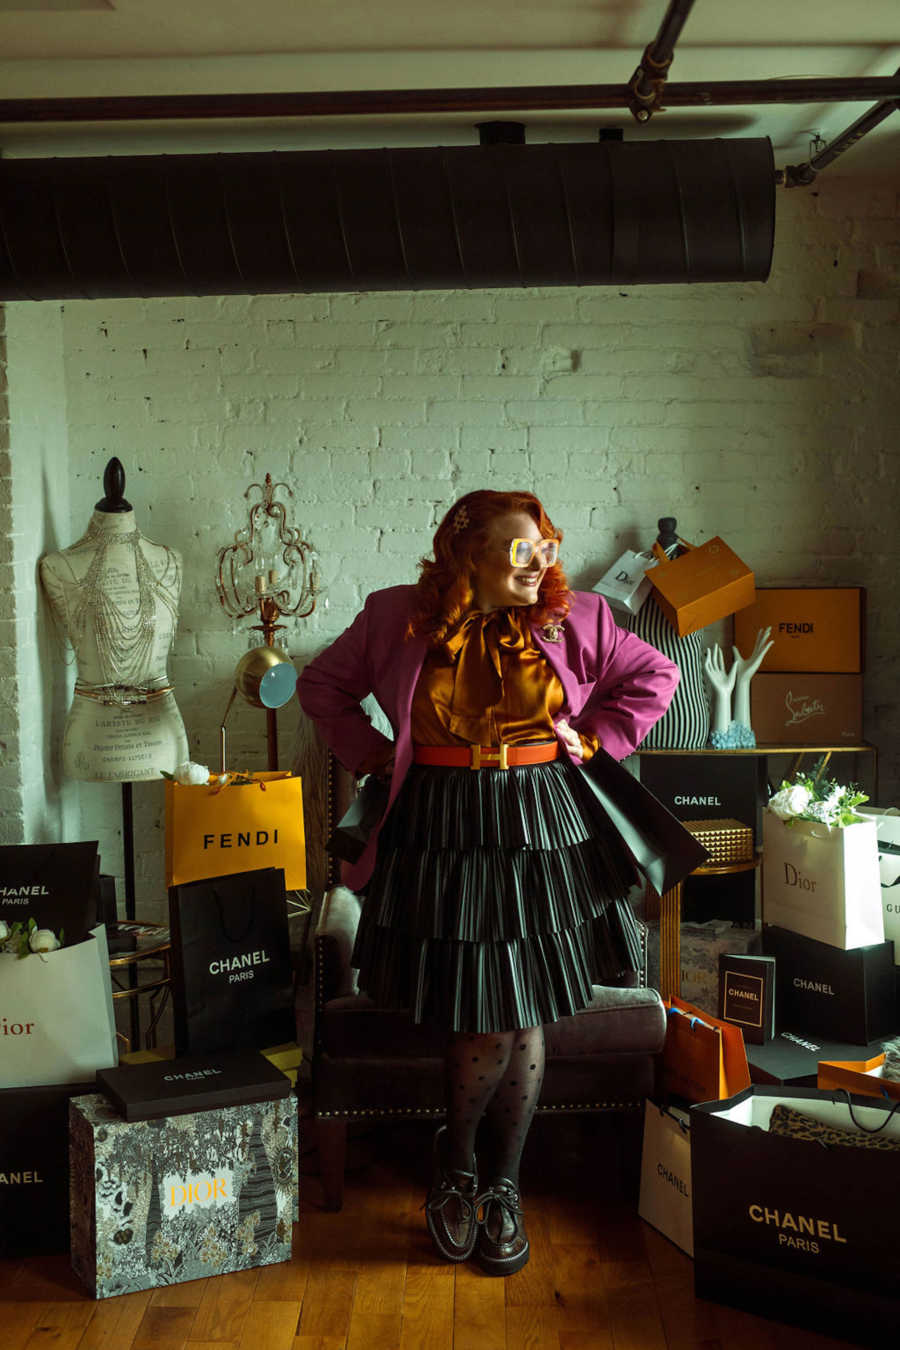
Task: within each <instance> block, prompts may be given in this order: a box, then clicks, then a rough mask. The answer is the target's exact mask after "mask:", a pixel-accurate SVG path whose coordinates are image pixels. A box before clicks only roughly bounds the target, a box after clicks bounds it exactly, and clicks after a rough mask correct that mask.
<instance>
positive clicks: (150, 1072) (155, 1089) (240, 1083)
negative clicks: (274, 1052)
mask: <svg viewBox="0 0 900 1350" xmlns="http://www.w3.org/2000/svg"><path fill="white" fill-rule="evenodd" d="M97 1088H98V1090H99V1091H101V1092H105V1093H106V1095H107V1097H109V1098H110V1099H111V1101H112V1102H113V1104H114V1106H115V1107H116V1108H117V1109H118V1110H119V1111H120V1112H121V1113H122V1115H123V1116H124V1117H125V1119H126V1120H159V1119H161V1118H162V1117H163V1116H183V1115H186V1114H187V1113H188V1112H190V1111H211V1110H213V1109H214V1108H215V1107H219V1106H241V1105H243V1104H244V1103H245V1102H264V1101H274V1100H276V1099H277V1098H279V1097H287V1096H288V1094H289V1093H290V1091H291V1083H290V1079H289V1078H288V1077H287V1075H286V1074H284V1073H282V1071H281V1069H277V1068H276V1067H275V1066H274V1065H273V1064H270V1063H269V1061H268V1060H267V1059H266V1057H265V1055H263V1054H260V1052H259V1051H258V1050H240V1051H236V1052H233V1053H232V1052H229V1053H227V1054H221V1053H215V1054H209V1055H181V1056H179V1057H178V1059H165V1060H158V1061H154V1062H152V1063H150V1064H126V1065H122V1066H120V1067H119V1068H118V1069H100V1070H99V1071H98V1073H97Z"/></svg>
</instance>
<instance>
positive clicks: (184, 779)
mask: <svg viewBox="0 0 900 1350" xmlns="http://www.w3.org/2000/svg"><path fill="white" fill-rule="evenodd" d="M160 773H161V774H162V776H163V778H168V780H169V782H170V783H180V785H181V786H182V787H210V788H212V790H213V792H219V791H220V790H221V789H222V788H223V787H228V786H229V784H230V785H231V786H232V787H247V786H249V785H250V784H252V783H255V784H256V786H257V787H258V788H261V789H262V791H263V792H265V790H266V785H265V783H264V782H263V781H262V780H261V779H258V778H254V777H253V775H252V773H247V772H244V771H243V770H235V769H232V770H231V771H230V772H229V773H210V771H209V769H208V768H207V766H206V765H205V764H195V763H194V762H193V760H190V759H186V760H185V761H184V763H183V764H179V765H178V768H177V769H176V770H175V772H174V773H166V771H165V769H160Z"/></svg>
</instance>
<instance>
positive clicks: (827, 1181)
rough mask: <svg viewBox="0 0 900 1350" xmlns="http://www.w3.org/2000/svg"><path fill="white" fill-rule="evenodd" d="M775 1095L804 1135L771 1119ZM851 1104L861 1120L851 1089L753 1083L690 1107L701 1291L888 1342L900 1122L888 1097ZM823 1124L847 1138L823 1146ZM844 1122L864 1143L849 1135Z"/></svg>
mask: <svg viewBox="0 0 900 1350" xmlns="http://www.w3.org/2000/svg"><path fill="white" fill-rule="evenodd" d="M779 1104H781V1105H782V1106H786V1107H789V1108H792V1109H793V1111H794V1112H796V1113H798V1115H799V1122H798V1123H799V1124H801V1125H803V1126H804V1129H803V1132H802V1133H800V1132H799V1131H798V1133H796V1134H792V1135H790V1136H786V1135H783V1134H781V1133H776V1132H775V1131H773V1130H772V1129H771V1128H770V1126H771V1118H772V1115H773V1111H774V1109H775V1107H776V1106H777V1105H779ZM852 1104H853V1116H854V1117H855V1119H856V1121H858V1122H859V1125H860V1127H862V1128H859V1129H857V1128H856V1127H855V1126H854V1123H853V1119H852V1118H851V1115H850V1110H849V1109H848V1106H847V1103H846V1099H845V1100H844V1101H840V1100H839V1101H837V1102H835V1101H834V1100H832V1094H831V1093H829V1092H817V1091H816V1090H815V1089H808V1088H807V1089H804V1088H788V1089H779V1088H761V1087H751V1088H748V1089H747V1090H746V1091H745V1092H741V1093H738V1094H737V1095H736V1096H734V1097H731V1098H730V1099H729V1100H727V1101H723V1102H704V1103H702V1104H700V1105H698V1106H694V1107H692V1108H691V1183H692V1188H693V1215H694V1289H695V1293H696V1294H697V1296H698V1297H699V1298H704V1299H713V1300H716V1301H719V1302H723V1303H729V1304H733V1305H735V1306H737V1307H740V1308H746V1309H748V1310H749V1311H751V1312H753V1313H755V1314H756V1315H757V1316H759V1315H762V1316H764V1317H772V1318H777V1319H778V1320H779V1321H783V1322H796V1323H799V1324H801V1325H804V1326H815V1327H818V1328H821V1329H822V1330H823V1331H825V1332H827V1334H828V1335H829V1336H841V1337H844V1338H846V1339H847V1340H848V1341H849V1342H850V1344H852V1345H879V1346H880V1345H884V1344H885V1343H886V1340H889V1339H890V1338H891V1336H892V1335H893V1334H895V1333H893V1332H887V1333H886V1328H890V1327H894V1328H896V1326H897V1321H898V1318H900V1214H898V1210H897V1207H896V1205H894V1204H893V1203H892V1198H893V1197H894V1196H895V1195H897V1193H898V1189H900V1120H898V1118H897V1116H896V1115H895V1116H894V1117H893V1119H888V1116H889V1113H890V1107H891V1103H888V1102H885V1101H883V1100H879V1099H876V1098H873V1097H854V1098H852ZM804 1118H805V1119H806V1121H809V1124H808V1125H806V1124H805V1121H804ZM864 1130H865V1131H877V1133H875V1134H874V1136H870V1135H869V1134H865V1133H864V1132H863V1131H864ZM825 1131H828V1136H827V1137H828V1140H829V1142H831V1141H832V1140H835V1139H836V1138H837V1137H838V1132H840V1138H841V1140H842V1146H838V1147H823V1144H822V1142H820V1137H819V1136H820V1134H822V1133H824V1132H825ZM848 1131H849V1132H851V1133H852V1134H854V1135H856V1136H857V1138H860V1139H862V1140H863V1141H864V1143H865V1145H867V1146H864V1147H861V1146H858V1145H857V1146H856V1147H850V1146H847V1145H846V1144H844V1143H843V1140H845V1139H846V1138H847V1133H846V1132H848ZM872 1143H875V1144H876V1147H874V1148H873V1147H871V1144H872ZM768 1339H769V1338H767V1337H765V1336H764V1335H757V1336H756V1337H755V1340H756V1342H757V1343H759V1344H765V1343H766V1342H767V1341H768ZM785 1343H786V1344H789V1343H790V1338H788V1339H787V1340H786V1342H785Z"/></svg>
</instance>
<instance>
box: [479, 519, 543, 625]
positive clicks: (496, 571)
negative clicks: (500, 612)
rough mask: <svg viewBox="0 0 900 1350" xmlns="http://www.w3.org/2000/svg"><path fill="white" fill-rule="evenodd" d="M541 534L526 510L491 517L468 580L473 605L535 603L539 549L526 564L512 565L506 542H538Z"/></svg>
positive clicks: (540, 562) (540, 578)
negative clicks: (480, 550)
mask: <svg viewBox="0 0 900 1350" xmlns="http://www.w3.org/2000/svg"><path fill="white" fill-rule="evenodd" d="M541 538H542V536H541V532H540V530H539V529H538V527H537V525H536V524H535V522H534V521H533V520H532V518H531V516H530V515H529V514H528V512H527V511H514V512H512V513H510V515H508V516H497V517H496V519H495V520H492V521H491V524H490V525H489V527H488V537H487V542H486V544H485V547H484V550H483V552H482V553H481V555H480V557H479V558H478V560H477V561H476V564H475V575H474V578H473V581H472V588H473V590H474V593H475V606H476V608H477V609H480V610H482V611H485V610H490V609H505V608H506V607H507V606H508V605H533V604H536V603H537V599H538V590H539V588H540V584H541V582H542V581H543V579H544V573H545V572H546V570H547V566H546V563H545V562H544V560H543V558H542V557H541V555H540V553H535V555H534V557H533V558H532V559H531V561H530V562H529V563H528V564H527V566H525V567H514V566H513V565H512V564H511V563H510V561H509V546H510V544H511V543H512V541H513V540H514V539H530V540H532V541H533V542H534V543H540V540H541Z"/></svg>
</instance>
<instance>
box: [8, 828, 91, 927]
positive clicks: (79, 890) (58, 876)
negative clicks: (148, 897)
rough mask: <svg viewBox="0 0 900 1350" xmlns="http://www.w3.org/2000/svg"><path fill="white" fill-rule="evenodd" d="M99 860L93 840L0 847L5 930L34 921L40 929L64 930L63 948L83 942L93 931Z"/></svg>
mask: <svg viewBox="0 0 900 1350" xmlns="http://www.w3.org/2000/svg"><path fill="white" fill-rule="evenodd" d="M99 871H100V859H99V856H98V854H97V841H96V839H93V840H89V841H88V842H86V843H76V844H5V845H4V846H3V847H0V919H4V920H5V921H6V922H7V923H8V924H9V925H10V926H12V924H14V923H24V922H25V921H26V920H28V919H30V918H33V919H34V920H35V922H36V923H37V925H38V927H39V928H50V929H52V930H53V932H54V933H57V934H58V933H59V930H60V929H61V928H63V929H65V933H66V945H67V946H69V945H71V944H72V943H74V942H83V941H84V939H85V938H86V937H87V934H88V929H90V928H92V927H93V926H94V922H95V919H94V915H95V913H96V909H97V898H98V891H99Z"/></svg>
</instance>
